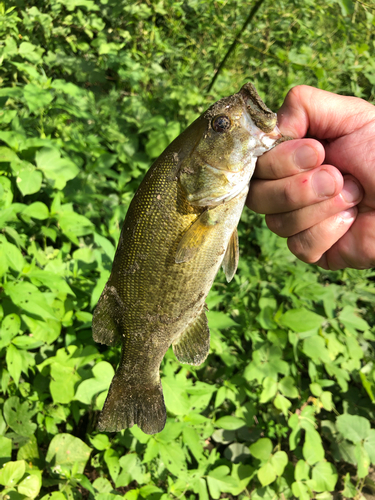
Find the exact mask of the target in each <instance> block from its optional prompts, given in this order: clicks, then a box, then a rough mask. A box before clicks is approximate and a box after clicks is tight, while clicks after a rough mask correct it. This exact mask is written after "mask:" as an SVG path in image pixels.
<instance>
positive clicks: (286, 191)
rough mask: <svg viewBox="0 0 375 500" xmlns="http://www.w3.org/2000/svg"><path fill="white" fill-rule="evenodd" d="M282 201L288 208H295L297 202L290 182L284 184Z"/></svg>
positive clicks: (294, 190)
mask: <svg viewBox="0 0 375 500" xmlns="http://www.w3.org/2000/svg"><path fill="white" fill-rule="evenodd" d="M283 201H284V203H285V205H286V206H287V207H288V208H295V205H296V202H297V196H296V189H295V188H294V187H293V185H292V183H291V182H290V181H286V182H285V183H284V188H283Z"/></svg>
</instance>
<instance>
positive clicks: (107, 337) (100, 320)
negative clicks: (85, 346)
mask: <svg viewBox="0 0 375 500" xmlns="http://www.w3.org/2000/svg"><path fill="white" fill-rule="evenodd" d="M123 316H124V305H123V303H122V300H121V299H120V297H119V296H118V293H117V290H116V288H115V287H113V286H108V284H107V285H106V286H105V288H104V290H103V292H102V294H101V296H100V299H99V302H98V305H97V306H96V309H95V311H94V317H93V320H92V336H93V339H94V340H95V342H99V343H100V344H106V345H116V344H118V343H119V342H120V340H121V333H120V331H119V326H120V324H121V320H122V318H123Z"/></svg>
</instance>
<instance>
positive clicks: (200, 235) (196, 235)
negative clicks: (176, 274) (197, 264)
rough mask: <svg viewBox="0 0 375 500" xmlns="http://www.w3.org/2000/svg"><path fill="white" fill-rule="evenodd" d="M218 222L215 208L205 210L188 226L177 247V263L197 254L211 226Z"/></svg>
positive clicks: (218, 215) (218, 218)
mask: <svg viewBox="0 0 375 500" xmlns="http://www.w3.org/2000/svg"><path fill="white" fill-rule="evenodd" d="M219 222H220V213H217V212H216V211H215V209H212V210H206V211H205V212H203V213H202V214H201V215H200V216H199V217H198V219H197V220H196V221H195V222H194V223H193V224H192V226H190V227H189V229H188V230H187V231H186V233H185V234H184V235H183V237H182V239H181V241H180V243H179V244H178V247H177V252H176V257H175V261H176V263H177V264H179V263H181V262H188V261H189V260H191V259H192V258H193V257H195V255H196V254H197V252H198V250H199V249H200V248H201V246H202V245H203V243H204V242H205V240H206V238H207V237H208V236H209V234H210V233H211V231H212V230H213V228H214V227H215V226H216V225H217V224H218V223H219Z"/></svg>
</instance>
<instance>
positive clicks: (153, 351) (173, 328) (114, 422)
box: [93, 84, 281, 434]
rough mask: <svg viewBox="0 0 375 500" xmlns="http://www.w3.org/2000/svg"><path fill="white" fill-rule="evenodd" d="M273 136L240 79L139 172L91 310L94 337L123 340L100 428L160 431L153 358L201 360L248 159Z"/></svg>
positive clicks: (232, 243)
mask: <svg viewBox="0 0 375 500" xmlns="http://www.w3.org/2000/svg"><path fill="white" fill-rule="evenodd" d="M223 116H224V118H223V119H222V117H223ZM217 117H220V118H217ZM215 120H216V121H215ZM228 124H229V125H228ZM225 127H229V128H227V129H225ZM215 128H216V129H217V130H215ZM222 128H224V129H225V130H222ZM280 138H281V134H280V132H279V131H278V129H277V127H276V115H275V114H274V113H272V112H271V111H270V110H269V109H268V108H267V107H266V106H265V104H264V103H263V102H262V101H261V100H260V98H259V96H258V94H257V93H256V90H255V88H254V87H253V86H252V85H251V84H246V85H245V86H244V87H243V88H242V89H241V90H240V92H239V93H238V94H234V95H233V96H230V97H227V98H225V99H222V100H220V101H218V102H217V103H215V104H214V105H213V106H211V107H210V108H209V109H208V110H207V111H206V112H205V113H204V114H203V115H202V116H201V117H200V118H198V119H197V120H196V121H195V122H194V123H193V124H192V125H190V126H189V127H188V128H187V129H186V130H185V131H184V132H183V133H182V134H181V135H180V136H179V137H178V138H177V139H175V140H174V141H173V142H172V144H170V146H169V147H168V148H167V149H166V150H165V151H164V152H163V153H162V154H161V156H160V157H159V158H158V159H157V160H156V161H155V163H154V164H153V165H152V167H151V168H150V170H149V171H148V172H147V174H146V176H145V178H144V180H143V181H142V183H141V185H140V187H139V189H138V191H137V192H136V194H135V196H134V198H133V200H132V202H131V204H130V207H129V210H128V212H127V215H126V219H125V222H124V225H123V228H122V232H121V236H120V241H119V245H118V248H117V251H116V255H115V259H114V262H113V267H112V272H111V275H110V278H109V280H108V282H107V284H106V286H105V288H104V290H103V293H102V295H101V297H100V299H99V302H98V305H97V307H96V309H95V312H94V318H93V337H94V340H95V341H96V342H100V343H103V344H107V345H109V346H111V345H116V344H118V343H120V342H121V344H122V354H121V362H120V365H119V368H118V370H117V372H116V375H115V376H114V378H113V381H112V384H111V387H110V390H109V393H108V396H107V399H106V402H105V405H104V408H103V410H102V412H101V415H100V418H99V424H98V427H99V429H100V430H102V431H119V430H121V429H124V428H126V427H131V426H132V425H134V424H138V426H139V427H140V428H141V429H142V430H143V431H144V432H145V433H147V434H154V433H156V432H160V431H161V430H162V429H163V427H164V425H165V420H166V410H165V405H164V399H163V392H162V387H161V383H160V375H159V367H160V363H161V361H162V359H163V357H164V355H165V353H166V351H167V350H168V348H169V346H170V345H171V344H172V345H173V349H174V352H175V354H176V356H177V358H178V359H179V361H181V362H182V363H189V364H193V365H199V364H201V363H202V362H203V361H204V360H205V359H206V357H207V355H208V352H209V342H210V338H209V329H208V325H207V318H206V314H205V298H206V296H207V294H208V292H209V290H210V288H211V285H212V283H213V280H214V278H215V276H216V274H217V272H218V270H219V268H220V266H221V265H222V264H223V266H224V270H225V273H226V275H227V279H228V280H230V279H231V278H232V276H233V274H234V273H235V271H236V267H237V260H238V242H237V231H236V228H237V224H238V221H239V219H240V216H241V212H242V209H243V206H244V203H245V200H246V196H247V193H248V188H249V181H250V178H251V176H252V174H253V171H254V168H255V163H256V158H257V157H258V156H260V155H261V154H263V153H264V152H265V151H267V150H269V149H270V148H271V147H273V146H274V144H275V143H276V142H277V141H278V140H279V139H280ZM227 249H228V251H227ZM226 252H227V253H226ZM224 256H225V259H224Z"/></svg>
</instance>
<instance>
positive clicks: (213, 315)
mask: <svg viewBox="0 0 375 500" xmlns="http://www.w3.org/2000/svg"><path fill="white" fill-rule="evenodd" d="M207 318H208V325H209V327H210V328H218V329H219V330H225V329H226V328H231V327H232V326H238V323H236V322H235V321H233V319H232V318H231V317H230V316H228V315H227V314H225V313H223V312H220V311H208V312H207Z"/></svg>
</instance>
